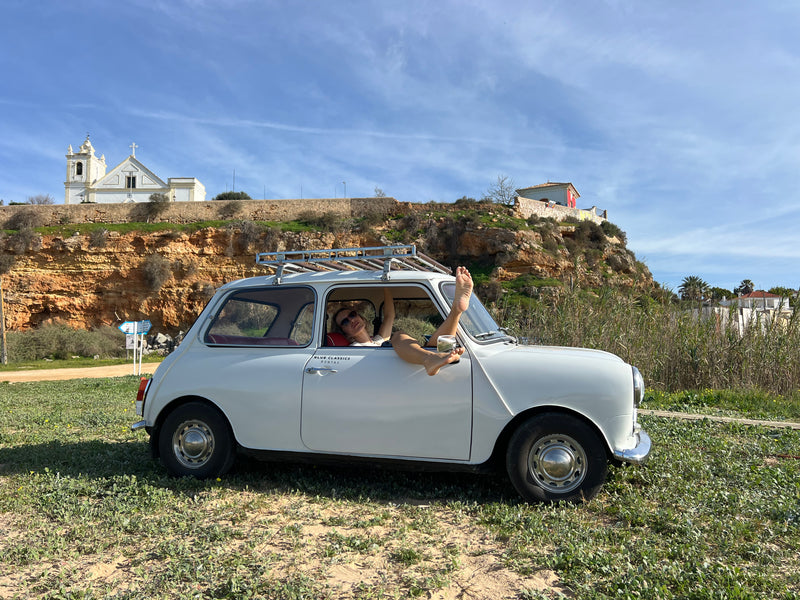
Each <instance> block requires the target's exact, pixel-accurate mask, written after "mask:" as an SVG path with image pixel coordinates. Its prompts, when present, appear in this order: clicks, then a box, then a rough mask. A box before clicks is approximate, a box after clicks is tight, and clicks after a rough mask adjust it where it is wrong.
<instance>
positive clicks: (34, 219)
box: [5, 208, 44, 231]
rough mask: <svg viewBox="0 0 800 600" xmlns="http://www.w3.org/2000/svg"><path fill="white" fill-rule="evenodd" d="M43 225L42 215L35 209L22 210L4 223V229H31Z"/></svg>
mask: <svg viewBox="0 0 800 600" xmlns="http://www.w3.org/2000/svg"><path fill="white" fill-rule="evenodd" d="M42 225H44V215H43V214H42V213H41V211H40V210H38V209H36V208H24V209H21V210H18V211H17V212H16V213H14V214H13V215H12V216H11V217H10V218H9V219H8V220H7V221H6V223H5V228H6V229H15V230H17V231H19V230H22V229H33V228H35V227H41V226H42Z"/></svg>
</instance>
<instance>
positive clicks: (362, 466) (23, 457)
mask: <svg viewBox="0 0 800 600" xmlns="http://www.w3.org/2000/svg"><path fill="white" fill-rule="evenodd" d="M37 473H51V474H58V475H59V476H61V477H84V478H89V479H104V478H113V477H119V476H135V477H136V478H137V479H139V480H140V481H141V482H146V483H149V484H150V485H154V486H157V487H163V488H167V489H173V490H176V491H178V490H180V491H183V492H186V493H190V494H191V493H196V492H198V491H202V490H204V489H208V487H209V486H215V487H219V486H222V487H226V488H228V489H231V490H235V491H241V490H245V489H247V490H249V491H257V492H262V493H301V494H305V495H308V496H312V497H313V496H319V497H322V498H329V499H340V500H364V499H369V500H372V501H378V502H389V503H397V504H416V505H424V504H428V503H432V502H451V501H458V502H464V503H476V504H489V503H494V502H503V503H516V502H518V501H519V497H518V496H517V495H516V492H515V491H514V489H513V487H512V486H511V484H510V483H509V482H508V480H507V479H506V478H505V477H504V476H501V475H494V474H477V473H453V472H446V471H445V472H439V471H419V470H414V469H413V468H404V469H400V468H394V467H391V466H385V465H383V466H376V465H373V464H370V463H358V464H351V463H342V464H310V463H306V462H295V461H291V460H287V461H283V460H282V461H277V462H276V461H264V460H257V459H254V458H252V457H249V456H247V455H242V456H239V457H238V459H237V462H236V464H235V466H234V469H233V470H232V471H231V472H230V473H228V474H226V475H224V476H222V477H221V478H218V479H214V480H206V481H201V480H195V479H191V478H180V479H176V478H172V477H169V476H168V475H167V473H166V471H165V470H164V468H163V467H162V466H161V464H160V463H159V462H158V461H157V460H153V459H152V458H151V457H150V450H149V446H148V444H147V442H144V441H128V442H122V441H120V442H110V441H103V440H92V441H82V442H61V441H50V442H46V443H42V444H26V445H23V446H12V447H7V448H0V476H8V475H13V474H17V475H29V474H37Z"/></svg>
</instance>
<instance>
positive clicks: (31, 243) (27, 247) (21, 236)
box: [6, 227, 42, 254]
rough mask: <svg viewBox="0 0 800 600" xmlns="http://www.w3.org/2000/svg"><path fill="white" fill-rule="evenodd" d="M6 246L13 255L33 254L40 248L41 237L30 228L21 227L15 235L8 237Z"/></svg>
mask: <svg viewBox="0 0 800 600" xmlns="http://www.w3.org/2000/svg"><path fill="white" fill-rule="evenodd" d="M6 245H7V247H8V248H9V249H10V250H11V251H12V252H13V253H14V254H25V253H26V252H31V251H34V252H35V251H37V250H39V248H41V247H42V236H41V235H39V234H38V233H36V231H34V230H33V229H32V228H30V227H23V228H22V229H20V230H19V231H18V232H17V233H15V234H13V235H10V236H8V241H7V242H6Z"/></svg>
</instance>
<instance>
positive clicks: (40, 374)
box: [0, 363, 159, 383]
mask: <svg viewBox="0 0 800 600" xmlns="http://www.w3.org/2000/svg"><path fill="white" fill-rule="evenodd" d="M158 364H159V363H143V364H142V375H146V374H149V373H152V372H153V371H155V370H156V367H158ZM133 374H134V370H133V364H128V365H112V366H110V367H82V368H79V369H35V370H31V371H3V372H0V382H2V381H8V382H12V383H18V382H23V381H63V380H65V379H81V378H84V377H122V376H123V375H133Z"/></svg>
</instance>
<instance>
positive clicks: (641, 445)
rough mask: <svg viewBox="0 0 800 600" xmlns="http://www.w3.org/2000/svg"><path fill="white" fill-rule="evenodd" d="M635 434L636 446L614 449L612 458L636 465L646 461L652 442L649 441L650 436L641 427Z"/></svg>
mask: <svg viewBox="0 0 800 600" xmlns="http://www.w3.org/2000/svg"><path fill="white" fill-rule="evenodd" d="M636 435H637V436H638V438H639V442H638V443H637V444H636V447H635V448H631V449H629V450H614V458H616V459H617V460H621V461H624V462H628V463H633V464H636V465H641V464H644V463H646V462H647V459H648V457H649V456H650V449H651V448H652V445H653V443H652V442H651V441H650V436H649V435H647V432H646V431H644V430H643V429H642V430H640V431H638V432H637V433H636Z"/></svg>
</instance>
